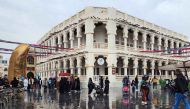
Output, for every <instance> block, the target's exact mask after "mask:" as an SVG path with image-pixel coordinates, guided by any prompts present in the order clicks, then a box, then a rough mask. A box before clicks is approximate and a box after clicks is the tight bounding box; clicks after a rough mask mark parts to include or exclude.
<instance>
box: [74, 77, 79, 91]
mask: <svg viewBox="0 0 190 109" xmlns="http://www.w3.org/2000/svg"><path fill="white" fill-rule="evenodd" d="M75 86H76V87H75V89H76V91H80V79H79V77H77V78H76V79H75Z"/></svg>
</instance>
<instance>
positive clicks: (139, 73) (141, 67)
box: [138, 59, 144, 75]
mask: <svg viewBox="0 0 190 109" xmlns="http://www.w3.org/2000/svg"><path fill="white" fill-rule="evenodd" d="M143 72H144V71H143V61H142V59H139V60H138V75H143Z"/></svg>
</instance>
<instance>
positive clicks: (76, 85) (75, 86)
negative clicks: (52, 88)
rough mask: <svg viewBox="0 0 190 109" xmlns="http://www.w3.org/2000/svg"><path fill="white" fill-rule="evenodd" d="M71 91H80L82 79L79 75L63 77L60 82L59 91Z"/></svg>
mask: <svg viewBox="0 0 190 109" xmlns="http://www.w3.org/2000/svg"><path fill="white" fill-rule="evenodd" d="M71 91H76V92H80V79H79V77H74V76H70V77H62V78H61V80H60V82H59V92H60V93H69V92H71Z"/></svg>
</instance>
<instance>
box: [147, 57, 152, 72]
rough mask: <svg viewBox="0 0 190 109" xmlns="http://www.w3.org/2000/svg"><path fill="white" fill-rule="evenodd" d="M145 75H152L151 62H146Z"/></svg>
mask: <svg viewBox="0 0 190 109" xmlns="http://www.w3.org/2000/svg"><path fill="white" fill-rule="evenodd" d="M147 75H152V69H151V61H150V60H148V61H147Z"/></svg>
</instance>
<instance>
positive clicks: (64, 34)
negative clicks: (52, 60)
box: [63, 31, 68, 48]
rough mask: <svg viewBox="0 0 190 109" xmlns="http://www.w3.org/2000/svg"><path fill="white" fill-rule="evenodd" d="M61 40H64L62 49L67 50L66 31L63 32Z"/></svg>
mask: <svg viewBox="0 0 190 109" xmlns="http://www.w3.org/2000/svg"><path fill="white" fill-rule="evenodd" d="M63 37H64V38H63V39H64V41H63V43H64V47H65V48H68V46H67V43H68V41H67V32H66V31H64V32H63Z"/></svg>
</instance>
